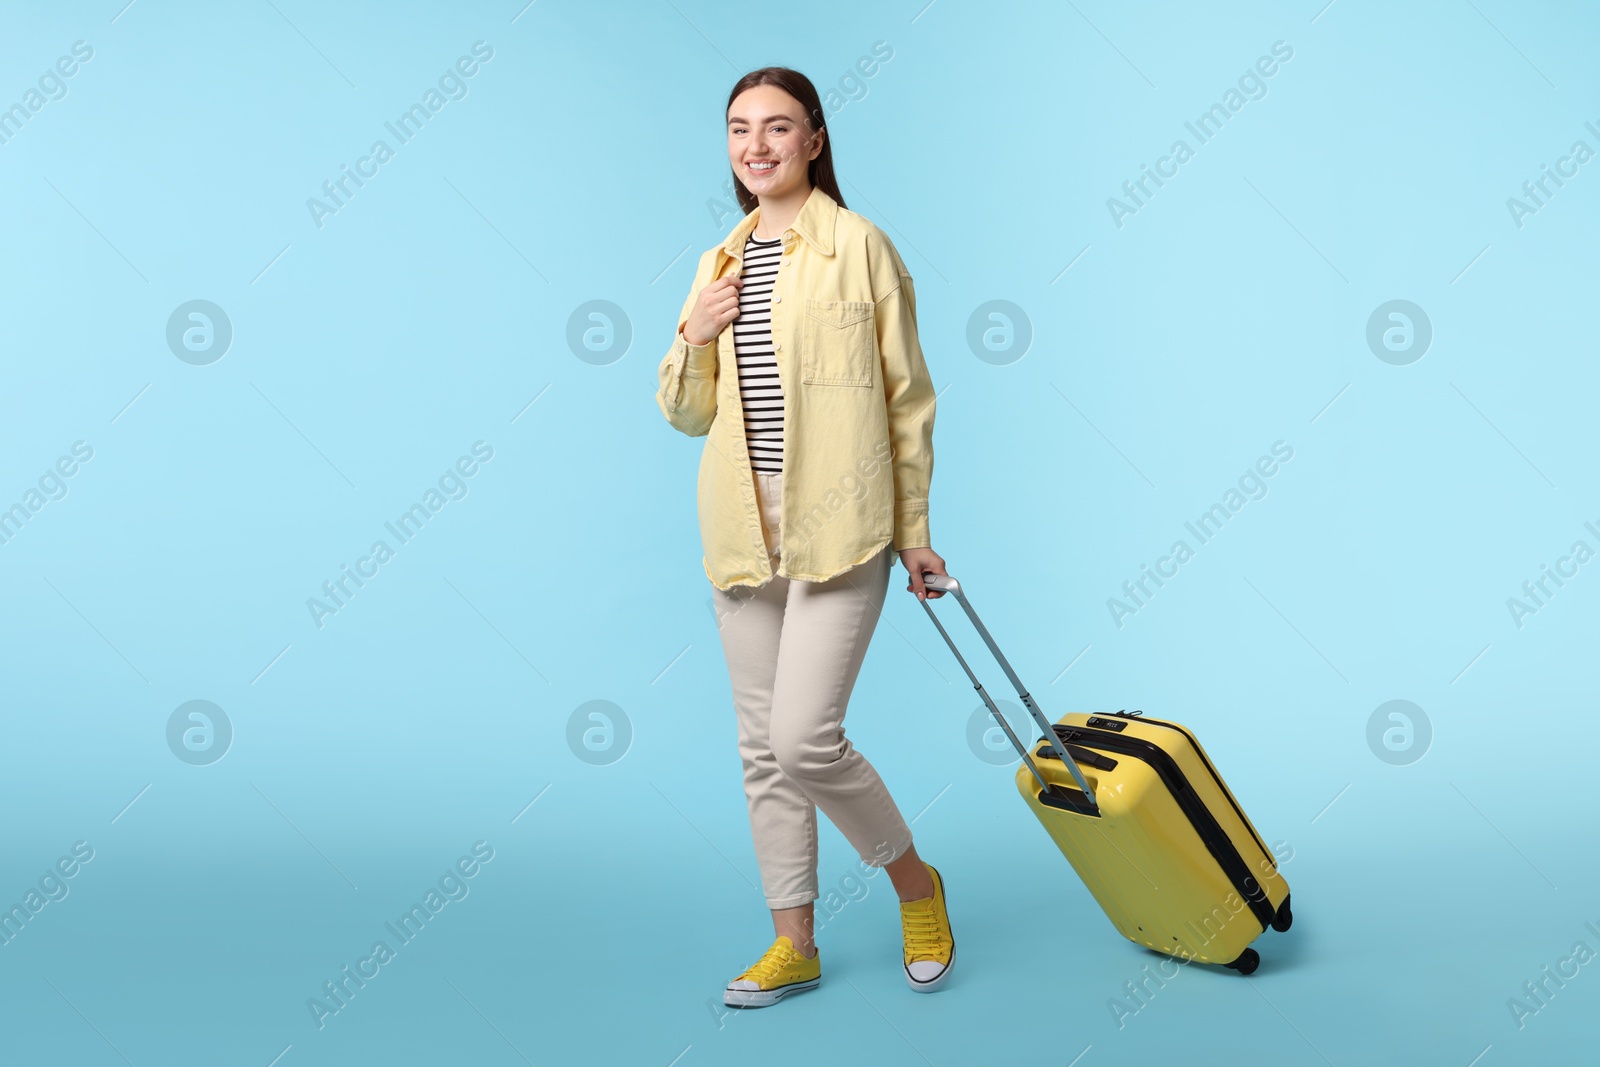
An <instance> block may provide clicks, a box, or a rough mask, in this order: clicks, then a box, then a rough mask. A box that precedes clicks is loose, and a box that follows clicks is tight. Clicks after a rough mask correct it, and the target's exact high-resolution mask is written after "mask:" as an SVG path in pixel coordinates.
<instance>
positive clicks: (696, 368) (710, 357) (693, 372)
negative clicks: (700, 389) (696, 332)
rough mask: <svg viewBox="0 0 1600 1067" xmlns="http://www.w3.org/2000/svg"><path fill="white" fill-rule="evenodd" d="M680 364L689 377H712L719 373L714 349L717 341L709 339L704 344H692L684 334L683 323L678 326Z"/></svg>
mask: <svg viewBox="0 0 1600 1067" xmlns="http://www.w3.org/2000/svg"><path fill="white" fill-rule="evenodd" d="M677 346H678V365H679V366H680V367H682V368H683V373H684V375H685V376H686V377H689V378H711V377H714V376H715V375H716V373H717V360H716V355H715V353H714V351H713V349H715V348H716V341H714V340H712V341H707V342H706V343H705V344H703V345H692V344H690V343H689V340H688V338H686V337H684V336H683V325H682V324H681V323H680V324H679V326H678V339H677Z"/></svg>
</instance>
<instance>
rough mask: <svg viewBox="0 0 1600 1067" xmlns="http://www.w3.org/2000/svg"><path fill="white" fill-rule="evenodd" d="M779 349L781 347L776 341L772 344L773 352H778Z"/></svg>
mask: <svg viewBox="0 0 1600 1067" xmlns="http://www.w3.org/2000/svg"><path fill="white" fill-rule="evenodd" d="M781 348H783V345H781V344H779V343H778V342H777V341H774V342H772V350H773V351H774V352H776V351H778V350H779V349H781Z"/></svg>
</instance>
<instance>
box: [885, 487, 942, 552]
mask: <svg viewBox="0 0 1600 1067" xmlns="http://www.w3.org/2000/svg"><path fill="white" fill-rule="evenodd" d="M932 547H933V542H932V541H931V540H929V538H928V502H927V501H926V500H914V501H907V502H904V503H900V504H896V505H895V509H894V548H895V551H896V552H904V551H905V550H906V549H908V548H932Z"/></svg>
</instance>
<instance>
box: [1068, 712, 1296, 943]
mask: <svg viewBox="0 0 1600 1067" xmlns="http://www.w3.org/2000/svg"><path fill="white" fill-rule="evenodd" d="M1144 721H1146V722H1150V721H1152V720H1149V719H1146V720H1144ZM1163 725H1171V724H1163ZM1055 732H1056V735H1057V738H1058V740H1059V741H1060V742H1061V743H1062V744H1063V745H1065V744H1066V743H1067V742H1068V741H1069V740H1070V741H1076V742H1078V743H1079V744H1082V745H1094V746H1098V747H1100V748H1106V749H1110V750H1111V751H1112V752H1120V753H1122V754H1123V755H1125V756H1133V757H1135V758H1136V759H1141V760H1143V761H1144V762H1145V763H1148V764H1149V765H1150V767H1151V769H1152V770H1154V771H1155V772H1156V775H1157V776H1158V777H1159V778H1160V779H1161V780H1162V782H1163V783H1165V784H1166V787H1167V790H1168V792H1170V793H1171V794H1172V799H1173V800H1175V801H1177V802H1178V807H1179V808H1181V809H1182V810H1183V813H1184V814H1185V815H1187V816H1188V817H1189V824H1190V825H1191V826H1193V827H1194V830H1195V833H1197V834H1199V835H1200V840H1201V841H1202V842H1203V843H1204V844H1205V846H1206V851H1208V852H1210V853H1211V856H1212V858H1213V859H1215V860H1216V861H1217V865H1218V866H1219V867H1221V868H1222V873H1223V874H1224V875H1225V876H1226V877H1227V879H1228V881H1229V882H1231V883H1233V887H1234V889H1236V890H1237V891H1238V892H1239V896H1240V897H1241V898H1242V899H1243V900H1244V902H1245V903H1246V904H1248V905H1249V906H1250V911H1251V912H1252V913H1253V914H1254V915H1255V917H1256V919H1257V920H1258V921H1259V922H1260V923H1261V928H1262V929H1263V930H1265V929H1267V928H1268V927H1269V926H1271V925H1272V919H1273V916H1274V914H1275V913H1274V911H1273V907H1272V902H1271V900H1269V899H1268V898H1267V891H1266V889H1265V888H1263V887H1262V885H1261V883H1260V882H1258V881H1256V879H1255V878H1254V877H1253V876H1252V875H1251V873H1250V868H1249V867H1248V866H1247V865H1246V864H1245V862H1244V857H1243V856H1241V855H1239V850H1238V849H1237V848H1235V847H1234V846H1233V841H1232V840H1231V839H1229V837H1228V835H1227V834H1226V833H1224V832H1223V829H1222V826H1221V825H1220V824H1219V823H1218V822H1217V820H1216V817H1215V816H1214V815H1212V814H1211V812H1210V811H1209V810H1207V808H1206V806H1205V804H1204V803H1203V802H1202V801H1201V800H1200V798H1199V797H1198V796H1196V795H1195V792H1194V790H1193V789H1192V788H1190V786H1189V781H1188V779H1187V778H1185V777H1184V775H1183V770H1182V769H1181V768H1180V767H1179V766H1178V764H1177V761H1176V760H1174V759H1173V758H1172V756H1171V755H1169V754H1168V753H1167V752H1166V751H1164V750H1163V749H1162V748H1161V746H1159V745H1157V744H1155V743H1154V742H1151V741H1141V740H1139V739H1138V738H1136V737H1126V736H1124V735H1122V734H1117V733H1112V732H1111V731H1109V730H1090V729H1086V728H1084V727H1079V726H1063V725H1061V724H1059V723H1058V724H1056V727H1055ZM1212 773H1215V771H1213V772H1212ZM1235 808H1236V809H1237V805H1236V806H1235ZM1245 825H1247V826H1248V825H1249V824H1248V823H1246V824H1245ZM1269 855H1270V853H1269ZM1252 885H1253V886H1254V887H1255V888H1254V889H1252V888H1251V886H1252Z"/></svg>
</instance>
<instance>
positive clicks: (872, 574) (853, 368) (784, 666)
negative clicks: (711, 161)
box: [656, 67, 955, 1008]
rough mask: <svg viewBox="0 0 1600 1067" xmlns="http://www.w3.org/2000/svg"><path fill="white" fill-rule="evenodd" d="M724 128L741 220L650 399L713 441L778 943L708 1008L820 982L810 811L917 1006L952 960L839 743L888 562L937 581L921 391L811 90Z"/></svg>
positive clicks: (899, 290) (748, 83)
mask: <svg viewBox="0 0 1600 1067" xmlns="http://www.w3.org/2000/svg"><path fill="white" fill-rule="evenodd" d="M726 120H727V134H728V142H727V152H728V163H729V166H730V167H731V168H732V169H733V176H734V188H735V191H736V193H737V195H738V198H739V204H740V206H741V207H742V208H743V209H744V210H745V212H746V214H745V216H744V218H743V219H741V220H740V222H739V223H738V224H737V225H736V226H734V228H733V230H732V232H730V233H729V234H728V236H727V238H726V239H725V240H724V241H723V242H722V244H720V245H718V246H716V247H713V248H710V249H707V250H706V252H705V253H704V254H703V255H702V256H701V257H700V262H699V265H698V267H697V268H696V270H695V277H694V281H693V282H692V283H691V285H690V287H689V296H688V299H687V300H685V301H684V305H683V309H682V311H681V312H680V313H679V316H678V332H677V336H676V338H675V339H674V340H673V342H672V347H671V349H670V350H669V351H668V352H667V355H666V357H665V358H664V359H662V361H661V364H660V367H659V368H658V379H659V382H660V386H659V388H658V390H657V392H656V404H657V406H658V407H659V408H660V409H661V412H662V414H663V415H665V416H666V419H667V421H668V423H669V424H671V425H672V426H673V428H675V429H677V430H679V431H681V432H682V433H685V434H687V435H689V436H691V437H700V436H703V437H705V438H706V442H705V447H704V449H703V450H702V452H701V456H700V478H699V484H698V497H699V515H700V534H701V540H702V543H703V545H704V547H705V556H704V560H703V563H704V567H705V572H706V577H707V578H708V579H709V580H710V581H711V584H712V586H713V590H714V591H713V593H712V597H713V600H714V608H715V615H716V618H717V629H718V632H719V634H720V636H721V639H722V646H723V652H724V655H725V657H726V660H727V665H728V672H729V678H730V681H731V683H732V691H733V703H734V711H735V714H736V718H737V721H738V729H739V753H740V758H741V760H742V763H743V767H744V786H745V799H746V803H747V806H748V808H749V812H750V823H751V830H752V835H753V838H754V841H755V851H756V860H757V863H758V865H759V866H760V869H761V879H762V886H763V891H764V893H765V896H766V904H767V907H768V908H769V909H771V911H772V924H773V929H774V931H775V932H776V934H777V939H776V940H775V941H774V942H773V943H772V946H771V947H770V948H768V949H767V951H766V952H765V953H764V954H763V955H762V956H761V958H760V959H759V960H758V961H757V962H756V963H755V964H754V965H753V966H752V967H750V968H748V969H747V970H746V971H744V972H743V973H742V974H740V975H738V976H737V977H735V978H734V979H733V980H732V981H730V982H729V983H728V986H727V988H726V990H725V991H724V993H723V1002H724V1003H725V1004H728V1005H730V1006H733V1007H746V1008H748V1007H764V1006H766V1005H769V1004H775V1003H777V1001H778V1000H780V999H782V998H783V997H786V996H788V995H790V994H792V993H798V992H801V991H804V990H807V989H814V988H816V986H817V984H818V983H819V982H820V981H821V973H822V961H821V956H820V954H819V953H818V952H817V950H816V947H815V940H814V934H815V922H814V920H815V901H816V900H817V897H818V883H817V815H816V809H817V808H819V807H820V808H822V810H823V811H824V812H825V813H826V814H827V816H828V818H829V819H830V820H831V821H832V822H833V824H834V825H835V826H837V827H838V828H839V830H840V832H841V833H843V834H844V836H845V837H846V839H848V840H849V841H850V843H851V844H852V846H854V848H855V849H856V851H857V854H858V855H859V856H860V857H861V861H862V863H863V864H865V865H866V866H868V867H882V868H884V869H885V870H887V871H888V872H889V878H890V881H891V882H893V884H894V887H895V891H896V892H897V893H898V894H899V896H900V916H901V933H902V936H903V944H904V951H903V959H902V964H903V968H904V974H905V977H906V981H907V983H908V984H909V985H910V986H911V988H913V989H915V990H916V991H918V992H932V991H933V990H935V989H938V988H939V987H940V986H941V985H943V983H944V981H945V979H946V978H947V977H948V975H949V971H950V967H951V965H952V964H953V963H954V962H955V940H954V937H953V935H952V934H951V932H950V923H949V919H948V916H947V915H946V912H945V904H944V883H943V880H942V879H941V878H940V875H939V872H938V871H937V870H935V869H934V868H933V867H932V866H930V865H929V864H927V863H925V862H923V860H922V859H921V858H920V857H919V856H918V855H917V850H916V848H915V846H914V844H913V842H912V836H911V828H910V827H909V826H908V825H907V823H906V820H905V818H904V817H903V816H902V815H901V813H900V810H899V808H898V807H897V806H896V805H895V802H894V800H893V798H892V797H890V795H889V791H888V789H887V788H886V787H885V785H884V783H883V781H882V779H881V778H880V777H879V776H878V772H877V771H876V770H875V769H874V768H873V766H872V764H871V763H869V762H867V760H866V758H865V757H864V756H863V755H862V754H861V753H860V752H859V751H858V750H856V749H855V747H854V746H853V745H852V744H851V742H850V740H849V739H848V738H847V737H845V734H844V725H843V719H844V714H845V707H846V703H847V702H848V700H849V697H850V691H851V689H852V688H853V687H854V685H855V681H856V677H857V674H858V673H859V671H860V669H861V665H862V662H863V660H864V658H865V656H866V652H867V645H868V642H869V641H870V640H871V638H872V634H873V630H874V628H875V625H876V622H877V619H878V617H879V615H880V614H881V613H882V610H883V605H884V598H885V595H886V592H887V589H888V584H889V572H890V569H891V567H892V565H893V556H892V554H891V553H892V551H893V550H898V551H899V555H900V560H901V562H902V563H903V564H904V565H905V568H906V570H907V572H908V573H909V575H910V581H909V583H908V584H907V586H906V588H907V589H909V590H910V591H912V592H914V593H915V594H916V595H917V596H918V597H919V598H922V597H937V596H941V595H942V592H941V591H939V590H928V589H927V588H926V586H925V585H924V577H925V576H931V575H935V574H938V575H943V574H945V573H946V572H945V568H944V560H943V559H942V558H941V557H940V556H939V554H938V553H936V552H934V550H933V548H932V547H931V543H930V541H929V537H928V486H929V481H930V479H931V477H932V473H933V417H934V401H935V394H934V390H933V383H932V381H931V380H930V378H929V375H928V368H927V365H926V363H925V362H924V361H923V358H922V346H921V344H920V343H919V342H918V339H917V320H916V295H915V290H914V288H913V286H912V281H911V274H910V272H909V271H908V270H907V269H906V266H905V262H904V261H903V260H902V259H901V258H900V254H899V252H898V251H897V250H896V249H895V247H894V244H893V242H892V241H890V240H889V238H888V236H887V235H886V234H884V232H883V231H882V230H880V229H879V228H878V227H877V226H875V225H873V224H872V222H870V221H869V220H867V219H866V218H863V217H862V216H861V215H858V214H857V213H855V212H853V211H850V210H849V209H847V208H846V207H845V206H844V197H843V195H842V194H841V193H840V192H839V184H838V182H837V180H836V179H835V178H834V173H833V151H832V144H831V141H830V139H829V137H828V129H827V116H826V112H825V111H824V109H823V107H822V103H821V101H820V100H819V99H818V96H817V91H816V88H815V87H814V86H813V85H812V84H811V81H810V80H809V79H808V78H806V77H805V75H803V74H800V73H799V72H798V71H794V70H790V69H788V68H787V67H766V68H763V69H761V70H756V71H752V72H751V73H749V74H747V75H745V76H744V77H743V78H741V79H740V80H739V81H738V83H737V84H735V85H734V87H733V91H732V92H731V93H730V94H729V96H728V110H727V115H726ZM880 471H883V472H888V474H889V476H888V477H881V476H878V475H879V472H880Z"/></svg>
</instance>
